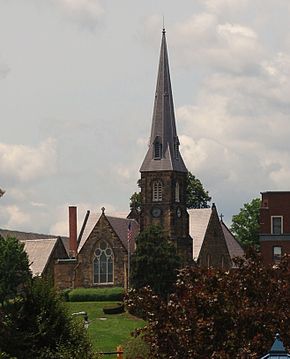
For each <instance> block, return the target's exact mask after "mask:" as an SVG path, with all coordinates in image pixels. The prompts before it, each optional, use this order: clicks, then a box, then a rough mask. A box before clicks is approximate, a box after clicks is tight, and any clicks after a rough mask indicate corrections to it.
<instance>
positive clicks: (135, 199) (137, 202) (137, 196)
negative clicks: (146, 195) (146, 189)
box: [130, 192, 142, 212]
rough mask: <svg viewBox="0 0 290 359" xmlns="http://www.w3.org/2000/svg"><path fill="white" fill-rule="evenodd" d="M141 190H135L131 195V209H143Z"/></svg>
mask: <svg viewBox="0 0 290 359" xmlns="http://www.w3.org/2000/svg"><path fill="white" fill-rule="evenodd" d="M141 204H142V200H141V192H134V193H133V194H132V196H131V197H130V209H131V210H132V209H136V210H137V211H139V212H140V211H141Z"/></svg>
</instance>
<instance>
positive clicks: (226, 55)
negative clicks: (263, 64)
mask: <svg viewBox="0 0 290 359" xmlns="http://www.w3.org/2000/svg"><path fill="white" fill-rule="evenodd" d="M174 43H175V46H176V47H177V54H178V55H177V58H178V61H179V63H181V64H182V65H183V66H186V67H193V66H195V67H196V65H198V66H202V67H204V68H206V67H207V68H209V69H211V70H213V69H215V70H217V71H223V72H238V73H241V72H243V71H245V70H246V71H248V72H253V71H256V66H257V64H258V63H259V62H260V61H261V59H262V58H263V55H264V52H263V51H262V48H261V46H260V44H259V39H258V34H257V33H256V32H255V31H254V30H253V29H252V28H251V27H249V26H244V25H241V24H239V23H229V22H225V23H219V19H218V17H217V16H216V15H215V14H212V13H200V14H195V15H193V16H191V17H190V18H189V19H188V20H186V21H183V22H180V23H178V24H177V25H176V32H175V35H174Z"/></svg>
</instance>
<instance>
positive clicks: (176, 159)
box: [140, 28, 187, 172]
mask: <svg viewBox="0 0 290 359" xmlns="http://www.w3.org/2000/svg"><path fill="white" fill-rule="evenodd" d="M148 171H179V172H187V169H186V167H185V164H184V162H183V159H182V157H181V155H180V152H179V140H178V137H177V133H176V125H175V115H174V105H173V96H172V90H171V82H170V73H169V63H168V54H167V45H166V36H165V29H164V28H163V30H162V41H161V50H160V59H159V68H158V76H157V85H156V93H155V101H154V109H153V119H152V127H151V136H150V144H149V149H148V151H147V154H146V156H145V159H144V161H143V164H142V166H141V168H140V172H148Z"/></svg>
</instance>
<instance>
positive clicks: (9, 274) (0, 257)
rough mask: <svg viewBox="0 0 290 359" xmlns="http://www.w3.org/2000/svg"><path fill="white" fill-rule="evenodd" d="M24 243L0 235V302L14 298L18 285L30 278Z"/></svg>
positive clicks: (23, 283)
mask: <svg viewBox="0 0 290 359" xmlns="http://www.w3.org/2000/svg"><path fill="white" fill-rule="evenodd" d="M23 248H24V244H23V243H21V242H19V241H18V240H17V239H16V238H11V237H8V238H3V237H1V236H0V302H1V303H2V305H3V304H4V302H5V301H6V300H8V299H11V298H14V297H15V295H16V293H17V290H18V289H19V286H20V285H21V286H22V287H23V285H25V283H27V281H28V280H29V279H30V278H31V272H30V270H29V261H28V257H27V254H26V252H25V251H24V249H23Z"/></svg>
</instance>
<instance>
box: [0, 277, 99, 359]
mask: <svg viewBox="0 0 290 359" xmlns="http://www.w3.org/2000/svg"><path fill="white" fill-rule="evenodd" d="M0 317H1V318H0V348H1V350H2V351H4V352H5V353H7V354H9V355H10V356H12V357H16V358H18V359H34V358H39V359H41V358H43V359H69V358H76V359H91V358H95V356H94V354H93V352H92V347H91V344H90V342H89V340H88V337H87V334H86V331H85V330H84V327H83V325H81V323H80V322H77V321H76V320H75V319H74V318H72V317H71V316H69V315H68V313H67V310H66V307H65V305H64V303H63V302H61V301H60V299H59V297H58V295H57V294H56V292H55V291H54V290H53V289H52V288H51V287H50V286H49V284H48V283H46V282H45V281H44V280H43V279H42V278H34V279H32V280H31V282H30V285H29V286H28V287H26V288H25V294H23V295H21V296H18V297H17V299H15V300H14V301H10V302H8V303H7V304H6V306H5V307H4V308H0Z"/></svg>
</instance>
